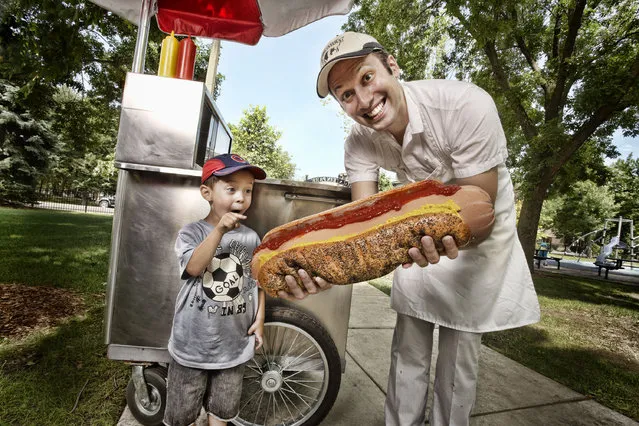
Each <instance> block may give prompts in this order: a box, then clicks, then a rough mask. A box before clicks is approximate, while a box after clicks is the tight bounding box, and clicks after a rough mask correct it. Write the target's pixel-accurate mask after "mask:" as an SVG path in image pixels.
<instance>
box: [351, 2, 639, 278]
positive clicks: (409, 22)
mask: <svg viewBox="0 0 639 426" xmlns="http://www.w3.org/2000/svg"><path fill="white" fill-rule="evenodd" d="M358 4H359V6H360V8H359V10H357V11H356V12H354V13H352V14H351V16H350V17H349V22H348V24H347V25H346V28H347V29H355V30H362V31H365V32H368V33H370V34H371V35H373V36H375V37H377V38H378V39H379V40H380V41H381V42H383V43H386V46H387V47H388V48H389V50H390V51H391V53H392V52H399V53H398V61H399V64H400V66H401V67H402V68H403V70H404V73H403V74H402V75H403V77H404V78H406V79H416V78H417V79H419V78H424V77H425V73H426V71H427V70H428V69H431V70H433V71H432V73H433V75H435V76H438V77H442V76H451V75H455V76H456V77H457V78H460V79H469V80H471V81H473V82H475V83H477V84H478V85H479V86H481V87H483V88H484V89H486V90H487V91H488V92H489V93H491V95H492V96H493V98H494V99H495V102H496V104H497V107H498V109H499V112H500V116H501V119H502V124H503V126H504V130H505V131H506V134H507V137H508V142H509V151H510V159H509V161H510V164H509V165H510V166H511V167H515V168H516V173H515V174H514V175H515V177H516V178H518V180H519V189H520V192H521V193H520V196H521V198H522V200H523V203H522V209H521V215H520V218H519V223H518V233H519V238H520V240H521V242H522V246H523V248H524V250H525V252H526V255H527V256H528V260H529V267H531V268H532V255H533V252H534V245H535V236H536V233H537V227H538V222H539V217H540V212H541V208H542V204H543V201H544V199H545V198H546V196H547V194H548V193H549V191H550V190H551V189H552V186H553V183H555V181H556V180H557V178H558V177H560V176H561V174H562V173H564V172H568V171H569V170H568V169H569V168H570V167H572V168H573V170H574V169H579V168H580V167H581V166H582V165H581V164H577V163H576V162H573V163H570V162H571V160H573V159H575V158H576V157H575V155H576V153H578V152H579V151H580V150H581V148H582V147H584V146H586V145H587V144H591V148H592V149H595V150H596V151H597V153H596V154H597V155H596V156H595V157H601V155H604V154H605V155H612V156H614V155H616V151H615V150H614V148H613V147H612V133H613V132H614V131H615V130H616V129H617V128H621V129H623V131H624V135H626V136H637V135H639V109H638V106H637V105H639V18H638V16H639V4H638V3H637V2H636V1H633V0H621V1H594V0H593V1H588V0H571V1H561V0H541V1H538V0H524V1H521V2H508V1H504V0H448V1H442V2H432V3H427V2H422V1H418V0H387V1H384V2H380V1H378V0H360V1H359V2H358ZM419 40H423V43H421V44H419V43H418V42H419ZM434 40H438V42H437V43H435V42H434ZM442 40H444V44H443V45H442ZM415 43H417V44H416V45H415ZM416 46H417V47H416ZM407 49H408V50H407ZM433 61H434V65H431V66H430V67H429V64H432V63H433ZM586 158H590V159H592V158H593V156H586ZM567 174H568V175H570V174H569V173H567Z"/></svg>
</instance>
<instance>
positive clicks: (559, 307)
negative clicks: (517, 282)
mask: <svg viewBox="0 0 639 426" xmlns="http://www.w3.org/2000/svg"><path fill="white" fill-rule="evenodd" d="M533 280H534V282H535V289H536V290H537V294H538V295H539V303H540V305H541V315H542V318H541V321H540V322H539V323H537V324H534V325H530V326H527V327H521V328H516V329H512V330H506V331H500V332H494V333H486V334H484V336H483V339H482V342H483V343H484V344H485V345H487V346H489V347H491V348H493V349H495V350H497V351H498V352H500V353H502V354H504V355H506V356H507V357H509V358H511V359H513V360H515V361H517V362H519V363H521V364H523V365H525V366H527V367H529V368H531V369H533V370H535V371H537V372H539V373H541V374H543V375H545V376H547V377H550V378H551V379H553V380H555V381H557V382H559V383H562V384H564V385H566V386H568V387H569V388H571V389H573V390H575V391H577V392H579V393H582V394H584V395H589V396H592V397H593V398H594V399H595V400H596V401H598V402H599V403H601V404H603V405H605V406H607V407H609V408H612V409H613V410H615V411H618V412H620V413H623V414H625V415H627V416H629V417H631V418H633V419H635V420H639V359H638V358H637V357H638V355H639V287H633V286H628V285H621V284H615V283H612V282H610V281H598V280H591V279H587V278H582V277H571V276H568V275H561V276H558V275H555V274H553V275H552V276H547V275H542V274H535V275H534V276H533ZM371 284H372V285H374V286H375V287H377V288H379V289H380V290H382V291H384V292H385V293H386V294H390V288H391V285H392V281H391V280H390V278H389V277H384V278H380V279H377V280H373V281H371Z"/></svg>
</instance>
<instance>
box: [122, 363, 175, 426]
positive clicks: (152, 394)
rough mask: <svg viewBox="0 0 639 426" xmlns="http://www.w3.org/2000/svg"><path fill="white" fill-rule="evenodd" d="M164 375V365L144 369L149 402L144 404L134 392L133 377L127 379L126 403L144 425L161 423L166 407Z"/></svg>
mask: <svg viewBox="0 0 639 426" xmlns="http://www.w3.org/2000/svg"><path fill="white" fill-rule="evenodd" d="M166 376H167V370H166V368H164V367H158V366H155V367H149V368H145V369H144V381H145V382H146V387H147V389H148V391H149V403H148V404H146V405H144V404H143V403H142V401H140V400H139V399H138V397H137V396H136V394H135V385H134V384H133V379H131V380H129V384H128V386H127V388H126V403H127V405H128V406H129V409H130V410H131V414H133V417H135V419H136V420H137V421H139V422H140V423H142V424H143V425H145V426H155V425H161V424H162V418H163V417H164V409H165V408H166Z"/></svg>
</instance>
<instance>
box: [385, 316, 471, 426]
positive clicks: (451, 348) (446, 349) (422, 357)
mask: <svg viewBox="0 0 639 426" xmlns="http://www.w3.org/2000/svg"><path fill="white" fill-rule="evenodd" d="M434 329H435V325H434V324H433V323H430V322H426V321H423V320H420V319H418V318H414V317H410V316H407V315H403V314H399V313H398V314H397V323H396V325H395V332H394V334H393V343H392V346H391V366H390V373H389V375H388V389H387V394H386V406H385V408H384V414H385V419H386V425H387V426H411V425H420V426H421V425H423V424H424V421H425V416H426V414H425V413H426V403H427V401H428V383H429V372H430V363H431V354H432V351H433V331H434ZM480 347H481V333H470V332H465V331H458V330H453V329H450V328H446V327H442V326H440V327H439V347H438V352H439V353H438V355H437V365H436V370H435V395H434V402H433V407H432V409H431V411H430V418H429V423H430V424H431V425H434V426H442V425H454V426H465V425H468V424H469V419H470V412H471V410H472V409H473V405H474V404H475V390H476V386H477V372H478V361H479V349H480Z"/></svg>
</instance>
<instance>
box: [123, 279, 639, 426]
mask: <svg viewBox="0 0 639 426" xmlns="http://www.w3.org/2000/svg"><path fill="white" fill-rule="evenodd" d="M394 325H395V312H394V311H393V310H392V309H391V308H390V300H389V297H388V296H386V294H384V293H383V292H381V291H379V290H378V289H376V288H375V287H373V286H371V285H369V284H366V283H362V284H356V285H355V286H354V288H353V299H352V303H351V315H350V321H349V331H348V343H347V346H346V371H345V373H344V374H343V375H342V384H341V386H340V390H339V394H338V396H337V400H336V402H335V405H334V406H333V409H332V410H331V412H330V413H329V415H328V416H327V417H326V418H325V419H324V421H323V422H322V423H321V424H322V425H323V426H342V425H343V426H346V425H349V426H350V425H356V426H357V425H366V426H383V425H384V399H385V397H386V382H387V379H388V367H389V365H390V345H391V339H392V335H393V327H394ZM435 347H436V345H435ZM436 356H437V354H436V353H435V354H433V358H436ZM434 363H435V361H434V360H433V366H434ZM479 364H480V366H479V382H478V388H477V400H476V403H475V408H474V410H473V415H472V416H473V417H472V421H471V424H473V425H486V426H488V425H490V426H495V425H496V426H501V425H503V426H514V425H522V426H528V425H535V426H538V425H543V426H549V425H562V426H563V425H606V426H607V425H639V423H637V422H635V421H633V420H632V419H630V418H628V417H625V416H623V415H621V414H619V413H617V412H615V411H613V410H610V409H609V408H606V407H604V406H603V405H601V404H599V403H597V402H595V401H593V400H591V399H589V398H588V397H586V396H584V395H581V394H579V393H577V392H575V391H573V390H571V389H568V388H567V387H565V386H563V385H561V384H559V383H557V382H555V381H553V380H551V379H549V378H547V377H545V376H542V375H541V374H538V373H536V372H534V371H532V370H530V369H529V368H526V367H524V366H522V365H520V364H518V363H516V362H514V361H512V360H511V359H509V358H506V357H505V356H503V355H500V354H499V353H497V352H495V351H493V350H491V349H489V348H487V347H486V346H482V349H481V354H480V362H479ZM431 370H433V371H434V368H432V369H431ZM433 379H434V375H433V374H431V389H432V381H433ZM429 406H430V402H429ZM205 424H206V421H205V419H204V418H202V419H198V423H197V425H198V426H199V425H205ZM134 425H135V426H137V425H138V423H137V422H136V421H135V420H134V419H133V417H132V416H131V413H130V411H129V410H128V408H126V409H125V411H124V413H123V414H122V418H121V419H120V422H118V426H134Z"/></svg>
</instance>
